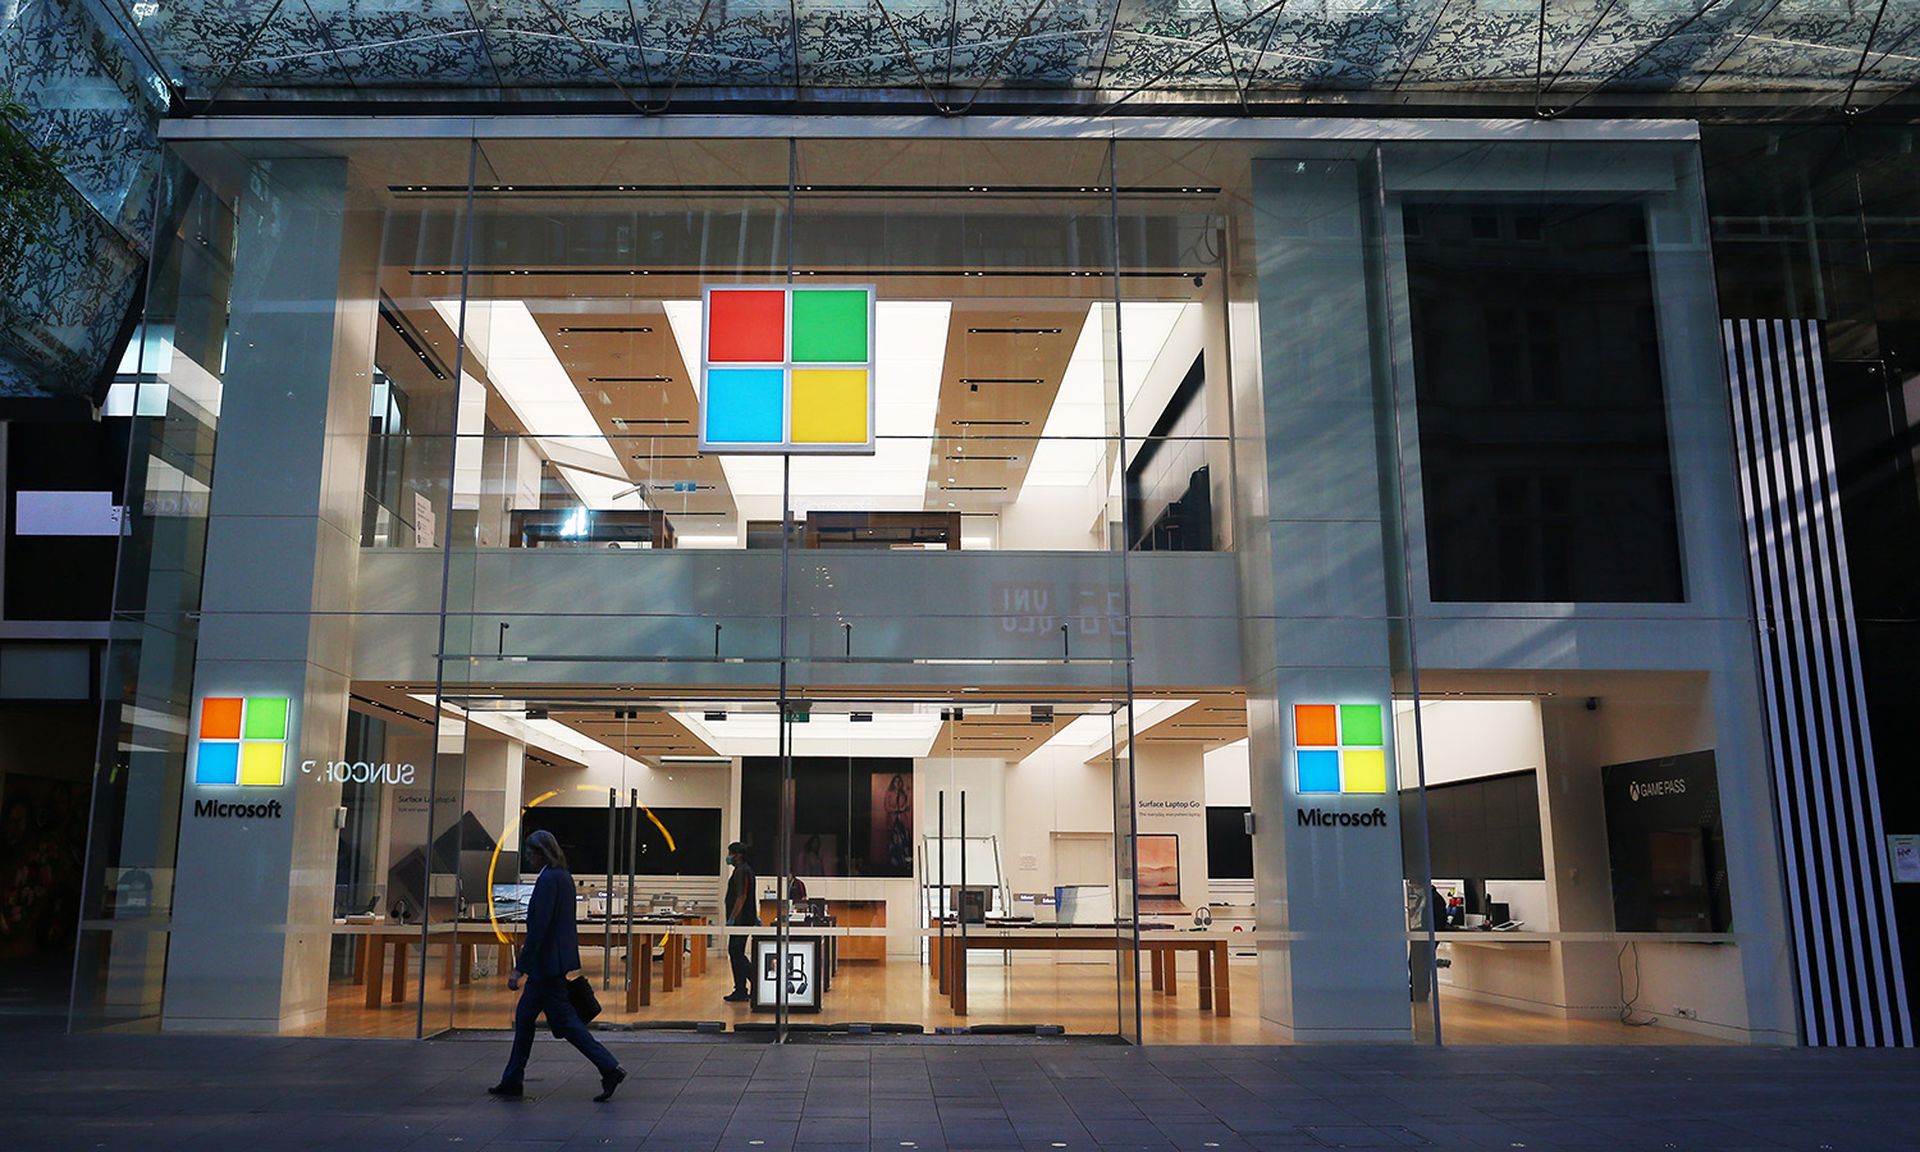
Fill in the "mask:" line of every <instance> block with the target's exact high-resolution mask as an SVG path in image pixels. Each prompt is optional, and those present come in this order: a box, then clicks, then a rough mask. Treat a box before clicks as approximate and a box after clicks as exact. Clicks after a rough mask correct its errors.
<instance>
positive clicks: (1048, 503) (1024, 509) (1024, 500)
mask: <svg viewBox="0 0 1920 1152" xmlns="http://www.w3.org/2000/svg"><path fill="white" fill-rule="evenodd" d="M1103 477H1104V472H1103V471H1101V470H1095V472H1094V474H1093V475H1092V476H1091V477H1089V478H1088V480H1087V482H1086V483H1085V484H1080V485H1072V484H1032V483H1029V484H1024V485H1022V486H1021V488H1020V493H1019V495H1017V496H1015V497H1014V499H1013V501H1012V502H1011V503H1009V504H1008V505H1007V506H1006V507H1005V508H1004V509H1002V510H1001V512H1000V544H999V548H1000V550H1001V551H1002V552H1098V551H1100V550H1102V549H1104V548H1105V547H1106V546H1107V537H1106V531H1105V529H1106V522H1105V520H1104V519H1103V518H1102V517H1101V515H1100V510H1101V508H1102V507H1103V506H1104V504H1105V502H1106V491H1105V488H1104V486H1103V485H1102V484H1101V480H1102V479H1103Z"/></svg>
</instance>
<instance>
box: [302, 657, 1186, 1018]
mask: <svg viewBox="0 0 1920 1152" xmlns="http://www.w3.org/2000/svg"><path fill="white" fill-rule="evenodd" d="M434 700H435V698H434V696H433V694H432V692H431V691H430V690H426V691H422V690H418V689H410V688H409V687H408V686H405V685H359V686H357V691H356V696H355V722H354V728H355V731H356V733H357V734H358V739H359V741H360V747H361V751H360V752H357V753H356V759H360V760H364V761H366V762H367V763H369V764H370V765H374V766H376V767H375V771H374V772H373V773H372V775H373V776H375V777H378V779H374V780H371V781H369V782H368V783H366V784H365V785H364V786H359V785H350V786H349V787H348V788H347V790H346V796H345V801H346V803H345V808H346V819H345V821H344V823H345V827H344V828H343V829H342V832H341V860H342V862H343V863H342V878H341V884H340V890H341V895H340V900H339V904H340V912H341V915H340V916H339V917H337V921H338V922H337V924H336V928H337V935H336V937H335V943H334V955H333V961H332V965H331V972H332V974H331V979H330V986H329V996H328V1014H327V1031H328V1032H329V1033H332V1034H344V1035H392V1036H406V1035H415V1034H434V1033H436V1032H441V1031H446V1030H450V1029H459V1030H492V1029H501V1028H504V1027H507V1026H508V1025H509V1022H510V1013H511V1007H512V1003H513V996H512V994H511V993H509V992H508V991H507V989H506V987H505V973H506V971H507V970H508V969H509V968H510V967H511V965H512V963H513V958H514V955H515V949H516V948H517V947H519V946H520V944H521V943H522V942H523V941H524V937H525V929H526V925H525V906H526V905H525V902H526V898H527V895H528V893H529V891H530V889H531V885H532V882H533V880H534V876H533V875H532V874H531V873H530V872H528V871H527V870H526V869H524V868H523V867H522V865H521V862H520V854H519V846H520V844H521V843H522V842H523V841H524V839H525V838H526V837H527V836H528V835H529V834H530V833H531V832H533V831H534V830H537V829H538V830H545V831H549V832H551V833H552V834H553V835H554V836H555V838H556V839H557V840H558V841H559V843H560V845H561V847H562V848H563V850H564V851H565V852H566V854H567V857H568V864H569V870H570V871H571V872H572V874H573V876H574V880H575V884H576V888H577V901H576V919H577V921H578V923H579V931H580V943H581V949H582V959H583V962H584V974H585V975H586V976H587V977H588V978H589V979H591V980H592V981H593V983H594V986H595V989H596V991H597V993H598V995H599V998H600V1002H601V1004H602V1006H603V1008H604V1015H603V1016H602V1018H601V1020H600V1026H601V1027H602V1028H605V1029H607V1030H609V1031H613V1032H620V1031H633V1032H683V1033H689V1034H699V1033H708V1034H718V1033H734V1034H743V1035H749V1036H752V1035H758V1036H763V1037H776V1038H778V1037H788V1036H797V1035H814V1034H824V1035H849V1034H872V1033H894V1034H916V1033H920V1034H932V1033H942V1032H971V1033H987V1032H991V1033H996V1034H1005V1033H1009V1032H1016V1033H1030V1034H1041V1035H1070V1036H1130V1035H1136V1034H1137V1028H1138V1024H1137V1017H1136V1016H1135V1015H1134V1013H1135V1002H1136V990H1135V987H1134V985H1135V983H1136V981H1137V977H1136V975H1135V973H1136V972H1137V971H1139V970H1141V969H1142V968H1143V967H1144V966H1143V965H1141V964H1136V963H1135V962H1134V958H1135V956H1136V955H1137V949H1136V948H1135V947H1134V946H1133V943H1132V941H1133V938H1134V935H1135V932H1134V921H1135V918H1136V917H1135V912H1134V899H1135V882H1134V876H1133V873H1132V871H1131V868H1132V852H1131V851H1130V849H1131V847H1132V845H1133V843H1134V841H1133V838H1132V830H1131V825H1130V823H1129V821H1128V816H1129V814H1130V813H1131V811H1132V808H1133V802H1132V798H1131V774H1130V766H1129V764H1128V762H1127V758H1126V751H1127V750H1126V738H1125V734H1124V722H1125V711H1124V707H1123V704H1122V703H1121V702H1119V701H1114V700H1109V699H1102V698H1097V697H1092V698H1090V697H1087V696H1084V695H1082V696H1070V695H1067V694H1062V693H1058V692H1048V691H1039V690H1031V691H1006V690H999V691H995V692H993V693H992V694H991V695H990V696H989V695H988V694H986V693H978V694H976V693H967V694H966V695H965V697H961V696H960V695H959V694H957V693H953V692H951V690H949V691H948V692H947V693H943V694H934V693H926V694H905V693H890V694H887V695H886V696H884V697H876V696H874V695H872V694H861V693H851V692H849V693H835V694H827V693H820V694H817V695H816V696H815V698H812V699H809V700H806V701H796V702H791V703H790V704H789V707H788V709H787V712H786V714H785V716H784V717H783V716H782V714H781V711H780V709H779V706H778V703H777V701H776V700H775V699H774V697H773V694H772V693H766V694H754V695H749V694H745V693H733V694H729V695H725V696H714V695H705V694H694V693H687V694H673V695H663V694H651V695H647V696H645V697H641V696H638V695H635V694H632V693H629V692H621V691H615V690H610V689H609V690H591V689H587V690H582V689H549V690H542V691H534V692H524V693H519V694H515V695H512V696H509V695H506V694H504V693H500V692H495V691H491V690H484V691H483V690H478V689H456V690H450V691H448V692H447V693H446V694H445V695H444V696H443V697H442V698H441V699H440V701H439V709H438V710H439V739H438V753H437V756H436V755H435V751H434V739H433V735H432V728H431V724H432V716H433V711H434ZM1116 740H1118V742H1119V746H1120V751H1121V754H1120V755H1119V756H1118V757H1117V758H1116V756H1115V754H1114V751H1115V746H1116ZM379 765H385V766H386V768H385V769H384V770H382V769H380V768H379V767H378V766H379ZM396 765H405V766H408V767H412V768H413V769H414V771H413V772H412V773H411V774H410V778H411V781H412V783H411V784H408V783H403V782H401V781H400V779H399V776H398V775H396V773H397V772H398V771H399V770H398V768H396V767H395V766H396ZM429 775H431V776H432V777H433V779H432V781H431V782H429V780H428V776H429ZM389 776H392V777H393V779H387V777H389ZM736 845H737V846H738V848H737V850H736V849H735V846H736ZM1174 867H1175V869H1176V872H1177V861H1176V863H1175V865H1174ZM1176 882H1177V881H1176ZM742 885H744V886H745V888H746V890H748V891H750V892H751V893H752V895H751V898H750V900H749V901H748V902H746V903H745V906H744V907H742V906H741V903H740V902H738V901H736V902H734V903H733V905H732V906H731V907H730V906H729V901H728V899H727V897H728V894H729V892H730V891H738V890H740V886H742ZM735 955H739V956H740V957H742V959H744V961H745V968H744V970H743V971H744V973H745V975H744V982H745V983H746V984H747V989H746V990H747V991H748V992H749V998H747V999H744V1000H741V999H729V996H730V995H732V994H733V993H735V992H736V991H737V990H738V989H737V988H736V984H737V983H738V982H740V981H737V980H736V969H735V965H734V956H735Z"/></svg>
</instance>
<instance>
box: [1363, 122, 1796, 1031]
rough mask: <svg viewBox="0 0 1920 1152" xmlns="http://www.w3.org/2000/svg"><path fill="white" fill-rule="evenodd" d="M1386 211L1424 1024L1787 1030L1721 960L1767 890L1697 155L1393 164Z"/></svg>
mask: <svg viewBox="0 0 1920 1152" xmlns="http://www.w3.org/2000/svg"><path fill="white" fill-rule="evenodd" d="M1379 179H1380V182H1381V183H1380V185H1379V187H1377V188H1376V189H1375V195H1376V199H1377V203H1378V207H1379V210H1380V212H1381V217H1380V220H1379V227H1380V230H1381V235H1382V237H1383V239H1384V244H1385V252H1384V256H1385V259H1384V261H1383V263H1382V273H1383V284H1384V291H1385V293H1386V299H1387V301H1388V307H1389V309H1390V310H1391V317H1390V319H1391V327H1390V334H1391V338H1392V341H1393V345H1392V349H1391V353H1390V362H1391V370H1392V372H1393V374H1394V375H1393V393H1394V403H1395V412H1396V423H1397V437H1398V452H1399V456H1398V464H1399V471H1398V477H1397V478H1398V481H1399V487H1400V490H1401V492H1402V493H1403V498H1404V500H1405V502H1406V506H1407V513H1406V517H1405V528H1406V539H1407V541H1408V551H1407V555H1406V566H1407V573H1408V577H1407V588H1408V600H1409V602H1410V604H1411V606H1412V619H1411V621H1410V622H1409V625H1408V630H1407V644H1408V651H1409V654H1410V656H1411V661H1412V663H1411V667H1410V668H1408V669H1406V670H1405V671H1403V672H1402V673H1401V674H1400V676H1399V677H1398V687H1399V689H1400V690H1401V692H1402V694H1403V698H1402V700H1401V702H1400V703H1398V704H1397V705H1396V714H1397V718H1398V721H1399V726H1400V728H1401V729H1402V731H1403V739H1402V741H1401V750H1400V773H1401V776H1402V780H1403V782H1405V781H1408V780H1410V779H1412V778H1414V777H1417V778H1418V780H1419V782H1420V784H1421V786H1422V796H1423V800H1424V803H1425V805H1426V807H1427V809H1428V817H1429V818H1428V828H1429V830H1430V831H1429V836H1428V839H1427V843H1426V845H1425V849H1426V855H1427V858H1428V860H1429V861H1430V863H1431V869H1432V875H1433V879H1432V880H1431V881H1430V885H1429V889H1428V891H1429V895H1430V897H1431V896H1434V895H1436V894H1437V896H1438V898H1439V900H1440V901H1444V903H1445V905H1446V909H1447V914H1446V915H1445V916H1444V917H1436V918H1435V919H1436V927H1438V929H1439V931H1438V933H1437V939H1438V948H1437V953H1438V958H1437V964H1438V966H1439V967H1438V971H1437V972H1436V974H1435V981H1434V993H1435V995H1436V996H1437V997H1438V1003H1439V1007H1440V1011H1439V1024H1440V1026H1441V1028H1442V1029H1443V1030H1444V1035H1445V1036H1446V1037H1447V1038H1448V1039H1449V1040H1452V1041H1454V1042H1459V1043H1483V1042H1495V1043H1556V1042H1560V1043H1632V1042H1636V1041H1641V1042H1643V1041H1644V1040H1645V1039H1646V1038H1647V1037H1649V1036H1651V1035H1655V1034H1657V1035H1658V1036H1660V1037H1661V1038H1662V1040H1663V1041H1664V1042H1668V1043H1679V1042H1686V1043H1697V1042H1706V1043H1715V1042H1719V1043H1725V1042H1742V1041H1747V1040H1750V1039H1751V1038H1753V1037H1754V1036H1755V1035H1757V1034H1759V1032H1762V1031H1764V1030H1765V1029H1767V1028H1769V1027H1771V1026H1772V1024H1770V1023H1766V1022H1767V1021H1777V1020H1779V1019H1781V1018H1782V1017H1781V1010H1782V1008H1783V1007H1785V1008H1786V1016H1787V1017H1788V1018H1790V1016H1791V1007H1790V1005H1783V1004H1781V1003H1779V1001H1781V999H1782V998H1783V997H1784V995H1785V991H1786V990H1785V989H1784V988H1783V987H1780V986H1779V985H1776V984H1771V983H1768V982H1767V981H1765V980H1761V979H1759V978H1758V977H1757V975H1756V973H1757V972H1758V971H1760V970H1763V969H1766V968H1767V967H1768V966H1769V965H1770V964H1772V963H1773V962H1774V957H1773V956H1772V955H1770V954H1769V950H1768V949H1767V947H1766V946H1765V944H1764V943H1762V942H1761V941H1759V940H1757V939H1755V940H1752V941H1751V942H1748V941H1746V940H1744V939H1742V938H1739V937H1736V936H1735V935H1734V930H1735V927H1736V924H1735V922H1736V921H1738V922H1739V923H1740V924H1741V925H1746V924H1751V923H1753V922H1755V921H1757V920H1762V919H1763V918H1765V917H1767V916H1769V915H1772V914H1777V913H1773V912H1770V911H1769V910H1768V905H1769V904H1770V903H1772V902H1773V901H1774V900H1775V899H1776V897H1775V896H1774V895H1773V894H1774V893H1775V892H1776V891H1777V887H1776V886H1775V885H1774V884H1773V883H1772V882H1771V881H1769V880H1768V879H1767V877H1770V876H1771V875H1773V869H1774V868H1775V867H1776V863H1775V856H1774V853H1773V848H1772V844H1773V840H1772V833H1771V832H1770V831H1769V829H1770V828H1771V826H1772V824H1771V803H1772V801H1771V794H1772V791H1771V789H1772V785H1771V782H1770V779H1769V774H1768V773H1767V771H1766V770H1765V767H1764V765H1765V764H1766V758H1765V754H1764V751H1763V746H1762V744H1761V736H1762V728H1761V719H1760V712H1759V701H1758V699H1757V697H1756V695H1755V693H1754V691H1753V682H1754V680H1753V677H1754V654H1753V650H1752V646H1751V644H1750V643H1749V642H1748V639H1747V638H1748V637H1749V636H1750V635H1751V629H1752V619H1751V615H1750V609H1749V608H1748V604H1747V594H1746V578H1747V574H1746V572H1745V570H1744V565H1743V559H1742V557H1743V556H1744V551H1743V550H1742V549H1741V548H1740V547H1739V546H1738V545H1737V544H1736V543H1735V537H1734V535H1733V533H1734V531H1735V530H1736V529H1737V526H1738V524H1739V505H1738V503H1737V495H1736V493H1735V491H1734V489H1733V487H1732V486H1731V485H1730V484H1729V483H1728V482H1727V479H1728V477H1730V476H1732V475H1733V474H1734V470H1733V445H1732V443H1731V440H1730V436H1729V428H1730V423H1729V421H1728V418H1727V410H1726V393H1725V392H1724V391H1723V387H1724V369H1725V365H1724V361H1723V359H1722V353H1721V349H1720V347H1719V343H1718V341H1717V340H1715V338H1714V337H1715V333H1716V328H1715V324H1714V319H1715V309H1714V298H1713V284H1712V279H1711V262H1710V261H1709V259H1708V252H1707V245H1706V226H1705V217H1704V211H1703V203H1702V200H1701V192H1700V182H1699V174H1698V157H1697V154H1696V153H1695V151H1694V150H1693V149H1692V148H1691V147H1686V146H1664V145H1637V146H1636V145H1588V146H1580V147H1573V148H1555V149H1553V150H1552V151H1551V153H1549V152H1547V151H1546V150H1544V149H1533V148H1529V147H1523V146H1514V145H1478V146H1472V147H1466V146H1454V147H1427V146H1398V145H1394V146H1383V148H1382V151H1381V156H1380V168H1379ZM1496 254H1497V255H1496ZM1475 266H1478V267H1481V268H1489V267H1497V268H1498V269H1499V272H1498V274H1497V275H1486V274H1484V273H1482V272H1480V271H1476V270H1475ZM1443 267H1445V268H1448V269H1451V270H1450V271H1447V272H1445V273H1444V275H1442V274H1441V273H1440V271H1439V270H1440V269H1441V268H1443ZM1529 283H1531V285H1532V287H1530V288H1528V287H1526V285H1528V284H1529ZM1516 285H1517V286H1521V287H1522V288H1523V289H1524V296H1515V295H1514V294H1513V289H1514V288H1515V286H1516ZM1568 309H1572V310H1571V311H1569V310H1568ZM1570 417H1571V418H1570ZM1474 488H1478V489H1479V491H1480V495H1478V496H1474V497H1471V498H1469V497H1467V496H1466V495H1465V494H1466V492H1467V491H1469V490H1471V489H1474ZM1603 492H1604V493H1610V495H1606V496H1602V495H1601V494H1602V493H1603ZM1582 493H1585V494H1584V495H1583V494H1582ZM1468 505H1472V506H1474V507H1475V509H1476V513H1475V515H1474V516H1465V515H1464V514H1463V511H1464V509H1466V508H1467V507H1468ZM1542 601H1553V603H1542ZM1416 716H1417V717H1418V721H1419V734H1418V739H1417V740H1415V741H1414V745H1413V747H1412V748H1411V749H1410V748H1409V747H1408V743H1407V740H1406V739H1405V736H1404V734H1405V732H1406V731H1407V730H1408V729H1410V728H1412V726H1413V723H1414V720H1415V717H1416ZM1411 873H1412V869H1411V868H1410V874H1411ZM1421 935H1422V933H1420V932H1416V933H1414V934H1413V936H1414V940H1415V951H1416V955H1418V954H1419V949H1420V947H1421V944H1422V941H1421V940H1420V936H1421ZM1728 989H1746V990H1747V991H1745V992H1743V993H1740V994H1735V995H1732V996H1727V995H1724V993H1725V991H1726V990H1728ZM1594 1005H1598V1006H1600V1007H1599V1008H1595V1007H1592V1006H1594ZM1655 1023H1658V1024H1660V1025H1661V1027H1660V1028H1658V1029H1646V1030H1645V1031H1643V1030H1642V1029H1645V1028H1646V1026H1647V1025H1649V1024H1655ZM1756 1026H1757V1027H1758V1031H1756Z"/></svg>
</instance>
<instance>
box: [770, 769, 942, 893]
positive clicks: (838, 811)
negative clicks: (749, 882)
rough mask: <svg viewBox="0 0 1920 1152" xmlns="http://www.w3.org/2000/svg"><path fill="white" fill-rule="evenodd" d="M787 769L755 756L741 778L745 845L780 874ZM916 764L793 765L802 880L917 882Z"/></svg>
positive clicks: (797, 868)
mask: <svg viewBox="0 0 1920 1152" xmlns="http://www.w3.org/2000/svg"><path fill="white" fill-rule="evenodd" d="M779 830H780V761H779V759H778V758H777V757H773V756H749V757H747V759H746V760H745V762H744V763H743V765H742V767H741V776H740V837H741V840H742V841H744V842H745V844H746V845H747V851H748V853H749V856H750V858H751V860H752V862H753V865H754V867H755V868H756V869H757V870H758V871H760V872H762V873H766V874H772V873H773V872H774V871H775V870H776V869H777V866H778V854H779V843H780V839H779ZM913 834H914V833H913V761H912V760H911V759H909V758H907V757H904V756H897V757H863V758H858V759H855V758H849V757H841V756H796V757H794V758H793V841H792V846H793V861H792V865H791V867H792V872H793V874H794V875H796V876H911V875H913Z"/></svg>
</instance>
